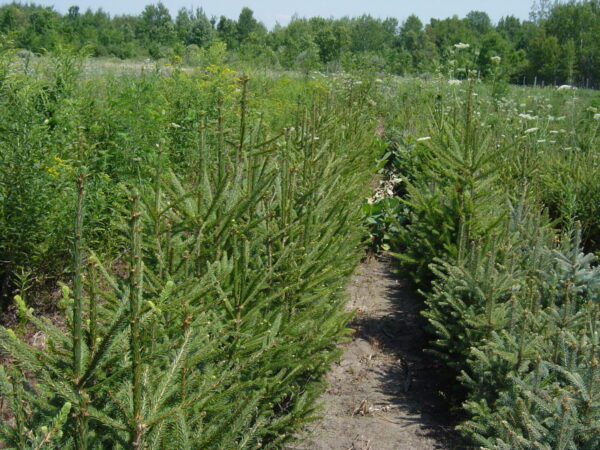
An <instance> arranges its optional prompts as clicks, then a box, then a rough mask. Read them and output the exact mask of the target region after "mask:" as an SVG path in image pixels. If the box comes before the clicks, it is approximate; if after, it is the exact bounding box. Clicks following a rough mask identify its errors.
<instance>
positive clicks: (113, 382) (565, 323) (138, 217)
mask: <svg viewBox="0 0 600 450" xmlns="http://www.w3.org/2000/svg"><path fill="white" fill-rule="evenodd" d="M86 64H87V63H86V61H85V60H84V59H82V58H80V57H79V56H77V55H75V54H70V53H66V52H63V53H59V54H57V55H55V56H48V57H44V58H34V59H31V60H23V59H19V58H18V57H16V56H15V55H14V54H13V53H11V52H5V53H4V54H3V55H2V56H1V57H0V90H1V95H0V119H1V120H0V127H1V128H2V129H1V131H0V282H1V283H2V284H1V297H0V309H1V311H2V312H1V317H0V323H1V326H0V363H1V364H0V418H1V420H0V443H1V444H0V446H2V445H4V446H6V447H9V448H19V449H30V448H39V449H41V448H65V449H68V448H77V449H88V448H89V449H93V448H98V449H100V448H134V449H137V448H154V449H167V448H168V449H172V448H181V449H189V448H194V449H196V448H220V449H233V448H236V449H237V448H240V449H242V448H282V447H283V446H284V445H285V444H286V443H288V442H289V441H291V440H293V439H294V436H295V433H296V432H297V431H298V430H300V429H301V428H302V426H303V424H305V423H306V422H308V421H309V420H311V419H312V418H314V416H315V412H316V410H315V407H316V404H315V400H316V399H317V398H318V396H319V394H320V393H321V392H322V391H323V389H324V387H325V386H324V382H323V380H324V375H325V374H326V373H327V371H328V370H329V368H330V366H331V364H332V362H333V361H335V360H336V358H338V357H339V354H340V350H339V348H338V346H337V345H338V344H339V343H340V342H343V341H344V340H345V339H346V336H347V335H348V332H349V330H348V329H347V328H346V326H347V324H348V321H349V319H350V315H349V314H348V313H347V312H345V311H346V310H345V309H344V304H345V301H346V294H345V285H346V283H347V281H348V279H349V277H350V276H351V274H352V273H353V271H354V269H355V267H356V265H357V264H358V262H359V260H360V259H361V257H363V256H364V255H365V252H366V251H367V252H375V253H376V252H384V251H385V252H389V253H390V254H391V255H392V256H393V259H394V265H395V268H396V269H397V270H398V272H399V274H400V275H401V276H402V277H404V278H406V279H407V280H410V281H411V282H412V283H413V284H414V286H415V290H418V292H419V293H420V295H421V297H420V298H421V301H422V314H423V315H424V316H425V318H426V319H427V323H428V330H427V332H428V333H429V336H430V341H429V342H428V343H425V347H426V348H425V351H427V352H430V353H432V354H433V355H435V357H436V358H438V359H439V360H441V361H442V363H443V367H444V368H445V369H446V370H444V372H445V373H446V374H447V382H446V383H445V386H447V388H446V389H445V390H444V392H443V393H441V394H442V395H443V397H444V399H445V401H446V402H447V404H448V408H451V410H452V412H453V414H454V415H455V417H456V421H457V423H460V425H459V426H458V429H459V431H460V433H461V435H462V437H463V439H464V442H465V446H472V445H475V446H477V447H482V448H489V449H531V448H540V449H589V450H593V449H597V448H598V436H599V435H600V367H599V365H600V349H599V346H600V342H599V340H600V329H599V326H598V325H599V321H600V304H599V303H600V269H599V268H598V266H597V265H596V260H595V256H594V252H598V251H600V182H599V181H598V180H600V161H599V156H600V147H599V143H600V142H599V138H600V95H599V94H598V93H597V92H595V91H587V90H577V89H573V88H571V87H569V86H562V87H559V88H556V87H548V88H545V89H541V88H539V89H534V88H520V87H513V86H509V85H507V84H505V83H500V82H496V81H495V79H494V78H493V77H492V78H490V79H489V80H488V81H486V82H483V81H481V80H478V79H477V76H476V75H473V76H469V74H468V73H467V74H464V76H462V79H454V76H458V75H457V74H452V73H450V72H449V71H447V70H446V71H444V70H440V72H439V73H438V74H436V75H435V76H432V77H431V79H428V80H421V79H416V78H400V77H392V76H383V75H380V74H379V75H372V74H368V73H361V74H355V75H352V76H350V75H347V74H330V75H325V74H320V73H312V74H310V73H309V74H296V75H295V74H293V73H287V74H283V73H281V74H278V73H277V72H268V73H267V72H266V71H262V72H258V71H252V70H249V71H247V72H246V73H244V72H241V71H235V70H232V69H230V68H228V67H225V66H223V65H209V66H206V67H202V68H196V69H190V68H183V67H179V66H177V65H174V66H166V67H165V66H158V65H156V66H151V65H146V66H142V67H140V68H136V70H135V75H132V74H131V73H128V72H126V71H114V72H111V71H110V70H109V69H102V70H97V71H94V70H90V66H89V65H86ZM92 67H93V66H92ZM84 68H85V70H84ZM378 184H379V187H376V188H375V191H374V192H373V187H374V186H377V185H378ZM398 448H402V447H401V443H399V447H398Z"/></svg>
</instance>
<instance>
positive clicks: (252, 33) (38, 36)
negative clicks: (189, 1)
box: [0, 0, 600, 87]
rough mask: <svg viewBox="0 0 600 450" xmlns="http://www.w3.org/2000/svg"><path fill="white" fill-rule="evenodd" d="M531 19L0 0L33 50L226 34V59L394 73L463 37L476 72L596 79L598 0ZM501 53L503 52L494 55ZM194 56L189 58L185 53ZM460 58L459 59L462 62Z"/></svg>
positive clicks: (205, 40) (435, 61)
mask: <svg viewBox="0 0 600 450" xmlns="http://www.w3.org/2000/svg"><path fill="white" fill-rule="evenodd" d="M534 11H535V14H533V15H532V17H531V20H529V21H521V20H520V19H517V18H515V17H513V16H507V17H503V18H501V19H500V20H499V21H498V23H497V24H493V23H492V22H491V20H490V18H489V16H488V14H487V13H485V12H484V11H471V12H469V13H468V14H467V15H466V16H465V17H464V18H459V17H458V16H454V17H451V18H447V19H432V20H431V21H430V23H428V24H423V23H421V21H420V20H419V19H418V18H417V17H416V16H414V15H412V16H409V17H408V18H407V19H406V21H405V22H404V23H399V22H398V20H397V19H396V18H392V17H388V18H382V19H380V18H375V17H372V16H370V15H362V16H359V17H353V18H350V17H343V18H340V19H333V18H323V17H312V18H300V17H296V16H295V17H293V18H292V20H291V21H290V23H289V24H287V25H285V26H280V25H276V26H275V27H274V28H273V29H272V30H267V28H266V27H265V26H264V25H263V24H262V23H261V22H260V21H259V20H258V19H257V18H256V17H255V16H254V12H253V11H252V10H251V9H250V8H247V7H245V8H243V9H242V10H241V11H240V14H239V16H238V18H237V20H233V19H229V18H226V17H223V16H222V17H221V18H220V19H219V20H218V21H217V19H216V18H214V17H213V18H209V17H208V15H207V14H206V13H205V12H204V11H203V10H202V9H201V8H196V9H195V10H194V9H191V8H190V9H188V8H182V9H180V10H179V11H178V12H177V15H176V16H175V17H171V14H170V12H169V10H168V9H167V8H166V7H165V5H163V4H162V3H161V2H158V3H157V4H149V5H147V6H146V7H145V8H144V9H143V11H142V12H141V13H140V14H139V15H137V16H130V15H125V16H113V17H111V16H110V15H109V14H107V13H106V12H104V11H102V10H101V9H99V10H97V11H92V10H90V9H88V10H86V11H85V12H83V13H82V12H80V10H79V7H77V6H73V7H71V8H70V9H69V11H68V13H66V14H64V15H63V14H60V13H58V12H56V11H54V10H53V9H52V8H49V7H45V6H38V5H35V4H26V5H24V4H20V3H12V4H8V5H4V6H2V7H0V34H2V35H5V36H6V37H7V38H8V39H9V40H11V41H12V45H13V46H14V47H15V48H22V49H27V50H30V51H32V52H34V53H36V54H43V53H45V52H47V51H48V50H50V51H53V50H56V49H58V48H59V47H61V46H64V45H68V46H72V47H74V48H76V49H81V48H85V47H87V48H89V49H91V50H92V53H93V55H94V56H116V57H118V58H132V57H144V58H145V57H148V56H149V57H151V58H154V59H161V58H169V57H171V56H172V55H173V54H176V55H178V56H182V53H183V49H185V48H187V47H189V46H191V45H195V46H198V47H199V48H206V47H208V46H209V45H210V44H211V42H212V41H213V40H214V39H218V40H220V41H222V42H224V43H225V44H226V46H227V49H228V57H229V58H230V61H241V62H243V63H253V64H254V65H255V66H257V65H258V66H262V65H268V66H282V67H285V68H287V69H299V70H301V71H304V72H307V71H310V70H319V69H327V70H331V71H339V70H340V69H343V70H349V71H352V70H357V69H358V70H364V69H366V68H368V69H371V70H376V71H379V72H387V73H393V74H400V75H405V74H428V73H433V72H436V71H439V69H440V66H441V67H445V66H447V65H448V64H449V63H450V62H451V61H454V60H455V59H456V58H455V57H454V56H453V55H452V49H453V48H454V46H455V45H456V44H459V43H467V44H469V45H470V46H471V49H472V50H473V52H474V55H475V60H476V64H474V65H473V67H471V69H473V70H475V71H476V72H477V73H478V74H479V76H482V77H486V78H491V77H494V78H495V79H498V76H499V75H501V77H502V79H503V80H510V81H512V82H515V83H519V84H521V83H526V84H530V85H532V84H536V85H557V84H565V83H568V84H577V85H580V86H585V87H594V86H597V85H598V80H599V79H600V76H599V72H598V67H600V66H599V65H598V54H597V52H596V51H595V49H596V47H597V46H598V36H599V28H598V23H600V20H598V15H599V14H600V12H599V11H600V8H598V4H597V1H595V0H587V1H581V2H568V3H563V2H554V3H553V4H550V3H549V2H543V3H542V4H540V5H539V6H537V7H536V8H534ZM496 57H500V58H501V59H500V60H499V62H494V61H496V60H492V59H491V58H496ZM191 64H193V65H195V63H193V62H192V63H191ZM459 67H460V66H459Z"/></svg>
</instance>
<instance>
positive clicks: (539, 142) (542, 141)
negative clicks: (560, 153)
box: [537, 139, 546, 144]
mask: <svg viewBox="0 0 600 450" xmlns="http://www.w3.org/2000/svg"><path fill="white" fill-rule="evenodd" d="M544 142H546V139H538V140H537V143H538V144H543V143H544Z"/></svg>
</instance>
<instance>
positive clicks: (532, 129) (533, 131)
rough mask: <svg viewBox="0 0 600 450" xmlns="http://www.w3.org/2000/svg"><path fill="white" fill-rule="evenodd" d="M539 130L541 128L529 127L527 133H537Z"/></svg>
mask: <svg viewBox="0 0 600 450" xmlns="http://www.w3.org/2000/svg"><path fill="white" fill-rule="evenodd" d="M537 130H539V128H528V129H527V130H525V134H531V133H535V132H536V131H537Z"/></svg>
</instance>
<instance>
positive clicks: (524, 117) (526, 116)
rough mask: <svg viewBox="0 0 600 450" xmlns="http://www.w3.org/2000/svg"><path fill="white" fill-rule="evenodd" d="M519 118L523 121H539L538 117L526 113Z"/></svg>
mask: <svg viewBox="0 0 600 450" xmlns="http://www.w3.org/2000/svg"><path fill="white" fill-rule="evenodd" d="M519 117H520V118H521V119H525V120H536V119H537V116H532V115H531V114H525V113H521V114H519Z"/></svg>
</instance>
